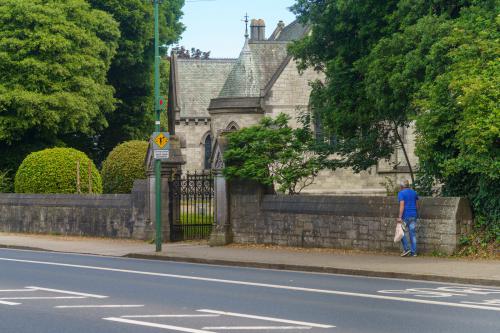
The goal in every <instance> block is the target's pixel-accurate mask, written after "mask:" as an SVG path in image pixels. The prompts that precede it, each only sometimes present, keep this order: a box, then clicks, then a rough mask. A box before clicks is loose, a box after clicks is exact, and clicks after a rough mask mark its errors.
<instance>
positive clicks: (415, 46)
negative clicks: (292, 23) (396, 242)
mask: <svg viewBox="0 0 500 333" xmlns="http://www.w3.org/2000/svg"><path fill="white" fill-rule="evenodd" d="M499 9H500V3H499V1H498V0H457V1H447V0H432V1H430V0H418V1H413V0H399V1H375V0H363V1H357V2H355V3H353V2H352V1H349V0H297V3H296V5H295V6H294V7H293V10H294V11H295V12H296V13H297V14H298V15H299V18H300V19H301V20H302V21H303V22H306V23H308V24H310V25H311V26H312V33H311V34H310V35H309V36H307V37H306V38H304V39H303V40H301V41H298V42H295V43H294V44H293V45H292V46H291V48H290V50H291V51H292V53H293V54H294V56H295V57H296V58H297V59H298V60H299V65H300V69H304V68H306V67H315V68H320V69H322V70H323V71H324V73H325V76H326V79H325V80H324V82H316V83H314V85H313V92H312V95H311V104H312V106H313V107H314V109H315V116H316V117H317V118H319V119H320V120H321V121H322V123H323V127H324V131H325V132H326V133H328V135H335V136H336V137H337V144H336V145H335V146H333V147H332V152H334V153H336V154H337V156H339V157H340V164H342V165H343V166H352V167H353V169H354V170H355V171H359V170H363V169H366V168H368V167H370V166H371V165H373V164H374V163H376V161H378V160H379V159H381V158H387V157H388V156H390V155H391V154H392V152H393V151H394V149H396V148H398V145H399V146H401V142H399V143H398V141H399V140H398V138H397V136H398V132H397V128H399V127H405V126H408V124H409V123H410V122H411V121H413V120H416V125H417V136H418V137H417V150H416V153H417V155H418V157H419V172H418V176H419V177H418V179H417V185H418V186H419V188H420V189H423V190H424V191H425V192H426V193H429V194H431V193H432V192H433V186H434V185H435V184H442V185H443V187H442V191H441V194H442V195H459V196H468V197H469V198H470V199H471V202H472V205H473V208H474V213H475V214H476V218H484V219H485V221H488V222H487V223H485V224H484V227H485V228H486V229H488V230H490V231H491V230H498V226H499V224H500V192H499V189H498V185H497V184H498V183H499V179H500V160H499V156H500V139H499V137H500V135H499V132H500V108H499V106H498V101H499V100H500V98H499V97H500V89H499V88H500V61H499V60H500V59H499V54H500V46H499V45H500V44H498V40H499V28H498V27H499V23H500V20H499V16H498V12H499ZM337 165H338V164H337Z"/></svg>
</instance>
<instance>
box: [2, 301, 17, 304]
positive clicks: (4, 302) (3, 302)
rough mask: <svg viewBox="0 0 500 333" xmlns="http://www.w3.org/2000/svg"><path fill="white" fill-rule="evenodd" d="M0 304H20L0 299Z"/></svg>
mask: <svg viewBox="0 0 500 333" xmlns="http://www.w3.org/2000/svg"><path fill="white" fill-rule="evenodd" d="M0 304H3V305H20V304H21V303H14V302H7V301H0Z"/></svg>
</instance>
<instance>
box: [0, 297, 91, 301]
mask: <svg viewBox="0 0 500 333" xmlns="http://www.w3.org/2000/svg"><path fill="white" fill-rule="evenodd" d="M83 298H86V297H83V296H33V297H1V298H0V300H22V299H24V300H27V299H32V300H35V299H83Z"/></svg>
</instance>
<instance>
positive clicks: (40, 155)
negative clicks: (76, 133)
mask: <svg viewBox="0 0 500 333" xmlns="http://www.w3.org/2000/svg"><path fill="white" fill-rule="evenodd" d="M78 161H79V162H80V191H81V193H89V178H88V165H89V163H90V165H91V177H92V193H102V181H101V175H100V174H99V171H98V170H97V168H96V166H95V165H94V163H93V162H92V161H91V160H90V159H89V158H88V157H87V155H85V154H84V153H82V152H81V151H78V150H76V149H73V148H51V149H45V150H41V151H38V152H34V153H31V154H29V155H28V156H27V157H26V158H25V159H24V161H23V163H21V165H20V166H19V169H18V170H17V173H16V177H15V181H14V187H15V191H16V193H77V162H78Z"/></svg>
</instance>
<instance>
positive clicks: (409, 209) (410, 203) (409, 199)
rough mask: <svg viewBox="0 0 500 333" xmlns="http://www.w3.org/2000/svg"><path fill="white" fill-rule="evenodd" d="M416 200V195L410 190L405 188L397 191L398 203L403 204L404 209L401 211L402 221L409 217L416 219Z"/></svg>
mask: <svg viewBox="0 0 500 333" xmlns="http://www.w3.org/2000/svg"><path fill="white" fill-rule="evenodd" d="M417 200H418V194H417V192H415V191H414V190H412V189H411V188H405V189H404V190H401V191H399V193H398V201H399V202H401V201H404V202H405V208H404V210H403V220H404V219H407V218H409V217H417Z"/></svg>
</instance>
